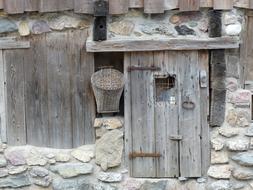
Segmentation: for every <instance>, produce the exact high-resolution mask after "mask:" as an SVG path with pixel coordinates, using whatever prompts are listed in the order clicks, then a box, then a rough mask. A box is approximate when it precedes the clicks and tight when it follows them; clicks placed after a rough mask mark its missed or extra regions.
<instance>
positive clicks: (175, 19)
mask: <svg viewBox="0 0 253 190" xmlns="http://www.w3.org/2000/svg"><path fill="white" fill-rule="evenodd" d="M169 20H170V23H172V24H177V23H179V22H180V17H179V16H178V15H172V16H171V17H170V19H169Z"/></svg>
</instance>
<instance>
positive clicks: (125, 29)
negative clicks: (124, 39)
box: [109, 20, 135, 36]
mask: <svg viewBox="0 0 253 190" xmlns="http://www.w3.org/2000/svg"><path fill="white" fill-rule="evenodd" d="M134 27H135V24H134V23H133V22H131V21H128V20H122V21H119V22H118V21H117V22H113V23H110V25H109V31H110V32H112V33H114V34H118V35H122V36H130V35H131V34H132V33H133V30H134Z"/></svg>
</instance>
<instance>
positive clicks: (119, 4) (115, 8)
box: [109, 0, 129, 15]
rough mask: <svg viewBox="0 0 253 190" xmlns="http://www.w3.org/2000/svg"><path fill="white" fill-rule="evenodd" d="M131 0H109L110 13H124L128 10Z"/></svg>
mask: <svg viewBox="0 0 253 190" xmlns="http://www.w3.org/2000/svg"><path fill="white" fill-rule="evenodd" d="M128 7H129V0H109V13H110V14H112V15H114V14H124V13H127V12H128Z"/></svg>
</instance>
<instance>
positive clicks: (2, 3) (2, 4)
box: [0, 0, 4, 9]
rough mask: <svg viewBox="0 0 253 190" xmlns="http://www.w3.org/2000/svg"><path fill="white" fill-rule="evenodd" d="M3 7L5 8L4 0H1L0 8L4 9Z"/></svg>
mask: <svg viewBox="0 0 253 190" xmlns="http://www.w3.org/2000/svg"><path fill="white" fill-rule="evenodd" d="M3 8H4V1H3V0H0V9H3Z"/></svg>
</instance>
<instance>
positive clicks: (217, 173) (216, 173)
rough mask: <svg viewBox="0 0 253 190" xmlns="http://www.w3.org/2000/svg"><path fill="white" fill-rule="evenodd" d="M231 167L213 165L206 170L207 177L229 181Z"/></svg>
mask: <svg viewBox="0 0 253 190" xmlns="http://www.w3.org/2000/svg"><path fill="white" fill-rule="evenodd" d="M231 171H232V167H231V166H230V165H213V166H210V168H209V169H208V172H207V174H208V176H210V177H212V178H215V179H229V178H230V176H231Z"/></svg>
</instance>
